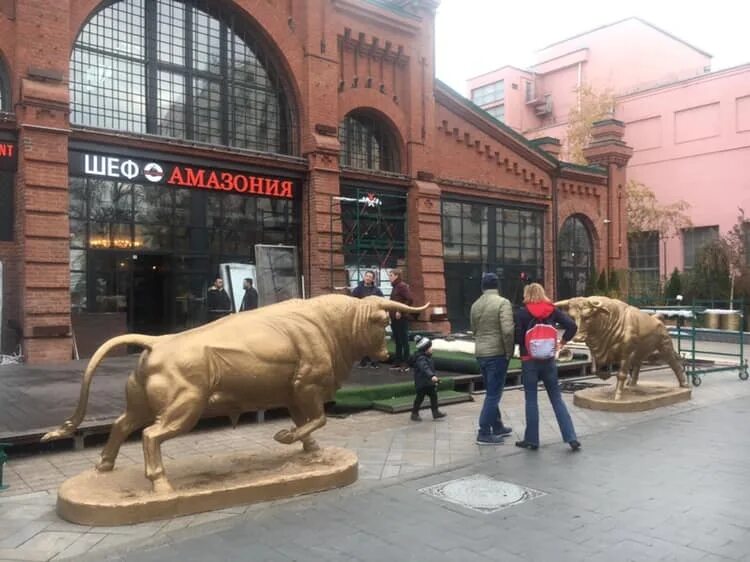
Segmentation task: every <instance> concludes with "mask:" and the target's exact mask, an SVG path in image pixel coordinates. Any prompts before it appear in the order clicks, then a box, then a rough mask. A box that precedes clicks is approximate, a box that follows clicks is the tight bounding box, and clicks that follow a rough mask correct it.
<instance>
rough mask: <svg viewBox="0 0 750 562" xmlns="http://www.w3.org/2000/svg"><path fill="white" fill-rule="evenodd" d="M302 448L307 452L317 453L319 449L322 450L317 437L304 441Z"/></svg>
mask: <svg viewBox="0 0 750 562" xmlns="http://www.w3.org/2000/svg"><path fill="white" fill-rule="evenodd" d="M302 448H303V449H304V450H305V452H306V453H315V452H317V451H320V445H318V442H317V441H315V439H310V440H309V441H305V442H303V443H302Z"/></svg>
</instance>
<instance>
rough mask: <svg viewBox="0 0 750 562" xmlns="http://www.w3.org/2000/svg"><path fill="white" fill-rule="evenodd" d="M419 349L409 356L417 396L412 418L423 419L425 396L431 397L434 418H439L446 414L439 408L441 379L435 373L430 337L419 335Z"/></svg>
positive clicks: (417, 339) (417, 342)
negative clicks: (421, 410)
mask: <svg viewBox="0 0 750 562" xmlns="http://www.w3.org/2000/svg"><path fill="white" fill-rule="evenodd" d="M415 341H416V344H417V351H416V352H415V353H414V355H412V356H411V357H410V358H409V364H410V365H411V366H412V367H413V368H414V388H415V389H416V391H417V396H416V397H415V398H414V406H412V409H411V420H412V421H422V418H421V417H420V416H419V409H420V408H421V407H422V402H424V397H425V396H429V397H430V408H431V409H432V419H434V420H439V419H440V418H444V417H445V416H446V414H444V413H443V412H441V411H440V410H438V396H437V385H438V383H439V379H438V377H437V373H435V363H434V362H433V360H432V341H431V340H430V338H427V337H422V336H417V337H416V338H415Z"/></svg>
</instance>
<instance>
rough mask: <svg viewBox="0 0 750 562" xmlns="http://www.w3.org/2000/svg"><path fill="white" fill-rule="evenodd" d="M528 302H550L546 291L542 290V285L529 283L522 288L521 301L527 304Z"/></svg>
mask: <svg viewBox="0 0 750 562" xmlns="http://www.w3.org/2000/svg"><path fill="white" fill-rule="evenodd" d="M530 302H551V301H550V300H549V297H548V296H547V293H545V292H544V287H542V286H541V285H540V284H539V283H531V284H529V285H526V286H525V287H524V288H523V303H524V304H528V303H530Z"/></svg>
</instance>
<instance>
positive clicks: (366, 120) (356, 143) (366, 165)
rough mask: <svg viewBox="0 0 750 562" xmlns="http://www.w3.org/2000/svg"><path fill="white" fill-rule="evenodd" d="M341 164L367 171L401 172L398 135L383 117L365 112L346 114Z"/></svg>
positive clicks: (340, 135)
mask: <svg viewBox="0 0 750 562" xmlns="http://www.w3.org/2000/svg"><path fill="white" fill-rule="evenodd" d="M339 141H341V165H342V166H347V167H349V168H359V169H364V170H380V171H383V172H399V171H401V167H400V164H399V157H398V142H397V140H396V135H394V134H393V132H392V131H391V128H390V127H389V126H388V125H387V124H386V123H384V122H383V120H382V119H379V118H378V117H376V116H374V115H371V114H369V113H367V112H364V111H357V112H353V113H350V114H349V115H347V116H346V118H345V119H344V121H343V123H341V127H340V128H339Z"/></svg>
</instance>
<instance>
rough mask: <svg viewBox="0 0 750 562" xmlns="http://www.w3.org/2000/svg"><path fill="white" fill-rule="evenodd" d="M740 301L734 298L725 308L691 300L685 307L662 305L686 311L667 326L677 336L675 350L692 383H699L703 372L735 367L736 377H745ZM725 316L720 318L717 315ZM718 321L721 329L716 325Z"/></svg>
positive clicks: (698, 384) (746, 364)
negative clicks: (673, 326)
mask: <svg viewBox="0 0 750 562" xmlns="http://www.w3.org/2000/svg"><path fill="white" fill-rule="evenodd" d="M743 304H744V303H742V302H741V301H735V302H733V303H730V304H729V308H728V309H715V308H710V307H709V306H708V305H707V304H705V305H704V304H700V303H694V304H693V305H690V306H687V307H666V308H669V309H671V310H681V311H689V314H679V315H677V322H676V324H677V325H676V327H675V328H674V329H671V330H670V332H671V333H672V336H673V337H674V338H675V339H676V340H677V352H678V353H679V355H680V356H681V357H682V359H683V362H684V367H685V375H686V376H688V377H689V378H690V381H691V382H692V383H693V386H700V385H701V383H702V382H703V381H702V377H703V375H705V374H708V373H713V372H718V371H728V370H733V369H737V371H738V374H739V378H740V380H743V381H746V380H747V379H748V362H747V358H746V356H745V334H744V332H743V331H742V326H743V323H744V322H743V321H744V314H743V310H744V306H743ZM722 316H723V317H725V318H723V319H722V320H721V321H720V322H719V321H717V320H716V318H717V317H722ZM718 324H721V326H722V327H724V328H725V329H718V327H717V326H718Z"/></svg>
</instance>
